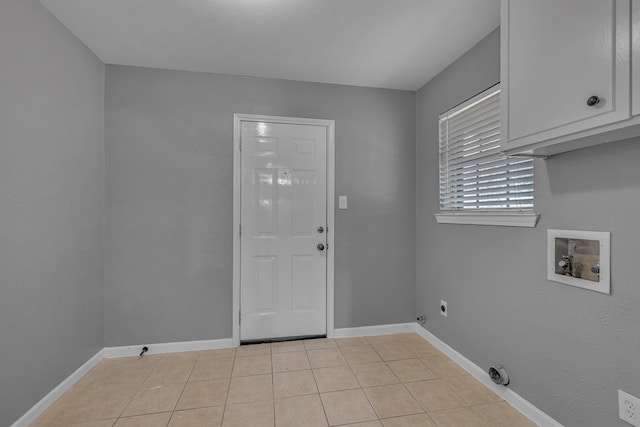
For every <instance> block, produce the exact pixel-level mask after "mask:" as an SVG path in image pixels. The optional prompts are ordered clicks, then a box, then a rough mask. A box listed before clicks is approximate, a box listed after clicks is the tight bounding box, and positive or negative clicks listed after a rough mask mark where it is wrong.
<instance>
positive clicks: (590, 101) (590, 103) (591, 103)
mask: <svg viewBox="0 0 640 427" xmlns="http://www.w3.org/2000/svg"><path fill="white" fill-rule="evenodd" d="M599 102H600V98H599V97H597V96H595V95H593V96H590V97H589V99H587V105H588V106H589V107H593V106H594V105H596V104H597V103H599Z"/></svg>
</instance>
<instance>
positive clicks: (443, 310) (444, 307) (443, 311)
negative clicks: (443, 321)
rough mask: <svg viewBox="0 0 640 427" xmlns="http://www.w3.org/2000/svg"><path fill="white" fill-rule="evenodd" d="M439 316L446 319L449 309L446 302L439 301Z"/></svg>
mask: <svg viewBox="0 0 640 427" xmlns="http://www.w3.org/2000/svg"><path fill="white" fill-rule="evenodd" d="M440 314H442V315H443V316H444V317H447V315H448V314H449V309H448V308H447V302H446V301H443V300H440Z"/></svg>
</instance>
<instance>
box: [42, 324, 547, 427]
mask: <svg viewBox="0 0 640 427" xmlns="http://www.w3.org/2000/svg"><path fill="white" fill-rule="evenodd" d="M338 425H340V426H359V427H400V426H405V427H413V426H416V427H417V426H420V427H476V426H477V427H520V426H522V427H531V426H535V424H534V423H532V422H531V421H529V420H528V419H527V418H525V417H524V416H523V415H521V414H520V413H519V412H518V411H517V410H515V409H514V408H512V407H511V406H510V405H509V404H507V403H506V402H504V401H503V400H502V399H501V398H500V397H499V396H498V395H496V394H495V393H493V392H492V391H491V390H489V389H488V388H486V387H485V386H484V385H482V384H481V383H480V382H478V381H477V380H475V379H474V378H473V377H471V376H470V375H469V374H468V373H467V372H466V371H465V370H463V369H462V368H460V367H459V366H458V365H457V364H456V363H455V362H453V361H452V360H450V359H449V358H447V357H446V356H445V355H444V354H442V353H441V352H439V351H438V350H437V349H436V348H435V347H433V346H432V345H431V344H429V343H428V342H427V341H425V340H424V339H422V337H420V336H419V335H418V334H415V333H409V334H394V335H381V336H375V337H359V338H344V339H336V340H331V339H317V340H306V341H295V342H284V343H274V344H259V345H250V346H241V347H239V348H238V349H224V350H207V351H198V352H185V353H171V354H164V355H146V356H143V357H127V358H118V359H105V360H103V361H101V362H100V363H99V364H98V365H97V366H96V367H95V368H94V369H92V370H91V371H90V372H89V373H88V374H87V375H85V377H84V378H82V379H81V380H80V381H79V382H78V383H77V384H76V385H74V386H73V387H72V388H71V390H69V391H68V392H67V393H66V394H65V395H64V396H62V397H61V398H60V399H59V400H58V401H57V402H56V403H55V404H53V405H52V406H51V407H50V408H49V409H48V410H47V411H46V412H45V413H44V414H43V415H42V416H41V417H39V418H38V419H37V420H36V421H35V422H34V423H33V424H32V426H34V427H44V426H50V427H53V426H56V427H61V426H69V427H74V426H75V427H125V426H127V427H128V426H132V427H133V426H135V427H167V426H169V427H186V426H193V427H200V426H224V427H233V426H240V427H252V426H258V427H269V426H271V427H273V426H277V427H289V426H291V427H315V426H338Z"/></svg>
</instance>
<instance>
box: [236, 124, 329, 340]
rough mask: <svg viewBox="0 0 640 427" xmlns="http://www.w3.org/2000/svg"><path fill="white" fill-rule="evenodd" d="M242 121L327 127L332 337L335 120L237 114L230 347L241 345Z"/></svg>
mask: <svg viewBox="0 0 640 427" xmlns="http://www.w3.org/2000/svg"><path fill="white" fill-rule="evenodd" d="M242 122H270V123H283V124H295V125H313V126H324V127H326V128H327V228H328V230H327V246H328V250H327V252H326V253H327V338H333V337H334V334H335V327H334V313H335V312H334V264H333V259H334V257H333V253H334V248H335V245H334V235H335V226H334V199H335V120H323V119H307V118H301V117H280V116H264V115H256V114H239V113H236V114H234V115H233V312H232V342H233V345H234V346H238V345H240V200H241V198H240V189H241V184H242V168H241V162H240V160H241V159H240V135H241V134H242Z"/></svg>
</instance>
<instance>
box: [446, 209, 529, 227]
mask: <svg viewBox="0 0 640 427" xmlns="http://www.w3.org/2000/svg"><path fill="white" fill-rule="evenodd" d="M435 217H436V221H438V224H472V225H501V226H506V227H535V226H536V224H537V223H538V219H540V214H536V213H519V212H518V213H509V212H478V213H466V212H465V213H437V214H435Z"/></svg>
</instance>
